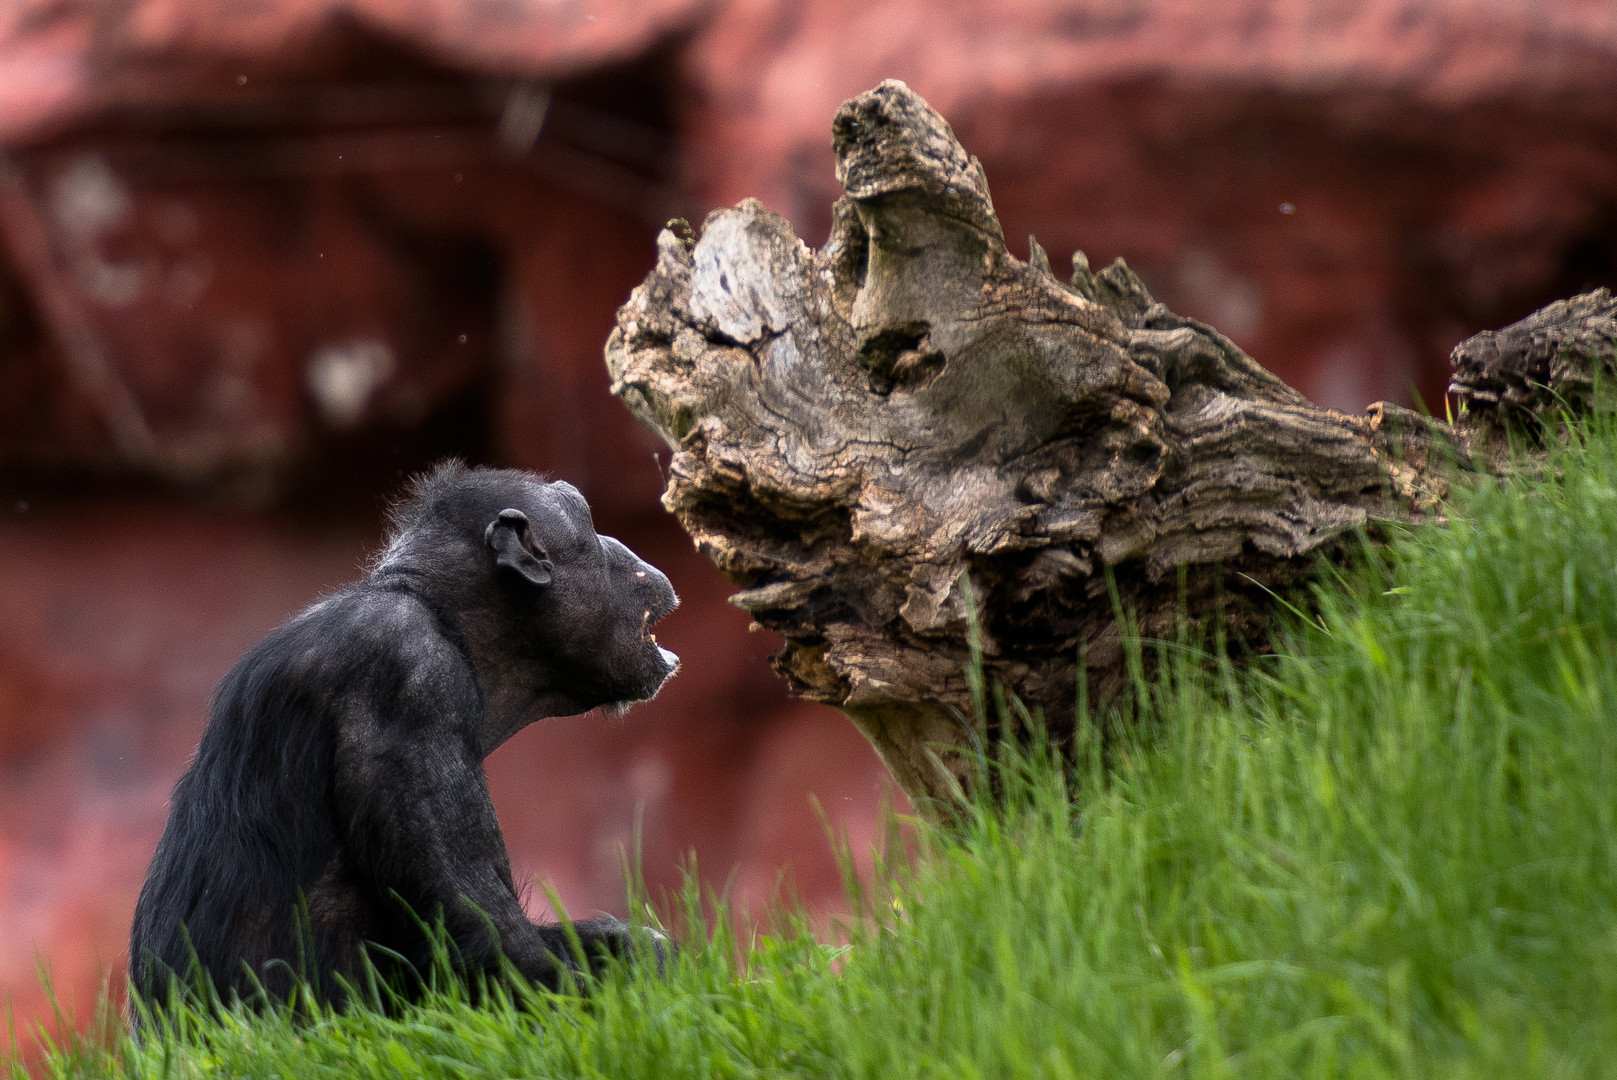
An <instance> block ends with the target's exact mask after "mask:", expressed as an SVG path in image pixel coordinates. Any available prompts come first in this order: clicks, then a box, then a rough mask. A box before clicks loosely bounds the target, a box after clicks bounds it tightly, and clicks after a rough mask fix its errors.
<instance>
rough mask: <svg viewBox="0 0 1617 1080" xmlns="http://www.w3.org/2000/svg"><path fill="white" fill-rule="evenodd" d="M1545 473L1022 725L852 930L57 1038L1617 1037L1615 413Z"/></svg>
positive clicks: (1137, 1055)
mask: <svg viewBox="0 0 1617 1080" xmlns="http://www.w3.org/2000/svg"><path fill="white" fill-rule="evenodd" d="M1556 474H1557V475H1556V477H1555V478H1554V479H1552V480H1550V481H1546V482H1542V483H1536V484H1521V483H1510V484H1486V485H1484V486H1483V487H1481V488H1480V489H1478V490H1476V491H1473V492H1467V493H1464V494H1461V495H1459V496H1457V497H1456V503H1457V506H1456V513H1455V514H1454V516H1453V520H1452V524H1450V525H1448V526H1446V527H1441V528H1437V527H1433V528H1423V529H1417V530H1412V531H1410V532H1409V533H1408V534H1407V535H1406V536H1404V537H1402V538H1401V539H1400V540H1399V541H1398V542H1397V543H1396V544H1395V545H1394V546H1393V548H1392V550H1391V552H1390V553H1389V555H1388V557H1387V558H1386V559H1385V560H1376V561H1375V562H1374V564H1373V565H1370V566H1366V567H1364V568H1361V569H1359V570H1355V571H1352V572H1350V573H1347V574H1345V575H1343V576H1341V578H1340V579H1339V580H1336V581H1333V582H1331V583H1330V584H1329V586H1328V587H1327V588H1324V589H1322V590H1321V593H1320V596H1319V602H1318V605H1317V611H1318V616H1317V618H1316V619H1315V621H1313V622H1311V623H1307V624H1303V623H1301V622H1299V623H1298V624H1297V625H1296V626H1295V627H1294V628H1293V631H1292V634H1291V637H1290V639H1289V641H1288V644H1287V648H1285V649H1284V650H1282V651H1281V652H1280V654H1279V655H1277V656H1274V657H1272V658H1266V659H1262V660H1259V661H1257V662H1255V664H1254V665H1253V666H1252V667H1251V668H1250V669H1249V670H1246V671H1234V670H1231V669H1230V668H1229V666H1228V665H1225V664H1220V663H1218V662H1216V660H1208V659H1206V658H1205V657H1202V656H1198V655H1197V654H1195V653H1194V652H1193V651H1192V650H1188V649H1184V648H1179V647H1174V648H1170V649H1167V650H1166V651H1165V652H1164V654H1163V655H1164V656H1165V657H1166V659H1167V663H1166V665H1165V667H1166V670H1165V672H1164V674H1163V675H1162V676H1161V677H1159V678H1157V679H1155V680H1154V681H1153V682H1151V683H1150V684H1149V685H1142V688H1141V691H1140V697H1139V700H1138V701H1136V702H1135V703H1134V705H1133V707H1134V709H1135V711H1136V713H1137V714H1139V715H1137V716H1136V720H1140V719H1144V720H1147V721H1148V725H1147V727H1148V730H1149V731H1150V732H1151V735H1150V736H1149V738H1137V739H1135V740H1134V741H1133V742H1132V743H1131V744H1127V745H1123V746H1121V747H1120V748H1119V749H1118V750H1117V751H1116V752H1115V753H1113V754H1111V755H1110V757H1109V760H1108V761H1107V762H1106V763H1105V765H1104V766H1103V765H1102V764H1101V762H1100V761H1099V759H1098V757H1097V755H1095V754H1092V753H1085V754H1083V755H1080V756H1081V758H1082V759H1083V760H1082V762H1081V763H1080V766H1079V768H1078V769H1077V770H1076V771H1075V772H1074V773H1072V774H1071V775H1068V776H1064V775H1063V773H1062V771H1061V770H1059V769H1057V768H1054V767H1052V766H1051V765H1049V764H1048V762H1047V759H1046V758H1045V757H1044V756H1042V755H1041V754H1040V753H1039V752H1038V751H1037V750H1036V749H1035V750H1034V751H1033V752H1031V753H1030V754H1028V755H1026V756H1025V757H1023V758H1021V759H1020V760H1017V761H1010V762H1007V763H1005V764H1004V767H1005V769H1006V772H1007V776H1008V777H1009V779H1008V781H1007V784H1006V786H1007V787H1008V788H1009V789H1010V796H1009V799H1008V803H1007V805H1005V806H1001V807H998V808H989V807H979V808H978V809H977V810H976V811H974V812H973V813H972V814H971V815H969V817H968V820H966V821H965V822H964V823H963V824H962V825H961V827H960V828H959V829H958V830H956V831H953V832H950V833H942V832H935V831H927V830H922V831H921V832H920V833H919V835H918V839H917V841H916V845H915V846H916V849H917V851H916V856H915V858H914V859H913V862H912V863H911V864H909V865H906V866H899V867H889V868H888V870H887V871H886V874H885V876H884V879H883V880H882V881H879V882H877V883H876V884H875V885H873V886H867V888H866V889H865V890H864V891H863V892H859V891H858V890H857V889H856V896H855V899H856V901H857V903H858V904H859V905H861V906H862V908H863V910H864V911H865V912H866V915H867V917H866V919H865V920H864V921H863V922H862V923H861V924H859V925H857V926H856V927H854V928H853V930H852V931H851V941H850V943H849V944H848V946H847V947H846V949H845V950H841V949H838V948H832V947H830V946H827V945H824V944H822V943H820V942H818V941H816V940H815V938H814V937H813V935H812V934H811V933H810V932H809V931H808V930H807V929H806V928H805V927H804V926H802V925H801V924H796V925H792V924H790V923H788V925H789V926H790V928H789V929H788V930H786V931H785V932H783V933H781V934H779V935H778V936H776V937H774V938H770V939H761V940H758V941H756V942H753V943H750V944H751V945H752V948H751V949H750V951H746V950H738V949H737V948H736V946H735V942H734V940H733V936H732V935H731V933H730V931H729V930H728V929H726V927H725V924H724V923H723V922H722V920H721V923H720V926H719V929H718V930H717V931H715V932H713V933H711V934H709V935H707V936H704V937H701V938H699V939H697V940H689V941H687V942H686V943H685V948H684V951H683V952H682V954H681V956H680V957H679V959H678V962H677V963H676V964H675V965H674V966H673V969H672V971H671V972H670V974H669V976H668V977H667V979H666V980H664V981H660V982H659V981H657V980H655V979H649V978H643V977H642V978H631V977H629V976H628V975H626V974H623V973H622V972H616V973H613V974H612V975H611V976H610V977H609V978H607V979H606V980H605V981H604V982H603V983H602V984H601V985H600V986H598V987H597V988H596V989H595V991H594V993H593V995H592V996H591V997H590V998H589V999H588V1000H580V999H577V998H566V997H545V996H541V995H539V994H535V993H523V994H521V995H518V996H517V997H516V998H515V999H513V998H511V997H509V996H507V997H505V998H503V999H501V1000H499V1001H497V1002H496V1003H495V1004H494V1005H493V1006H492V1007H489V1008H483V1009H475V1008H472V1007H470V1006H469V1005H468V1004H466V1002H465V1000H464V999H463V997H461V996H460V995H458V994H456V993H454V992H452V991H451V992H446V993H444V994H442V995H439V996H437V997H435V998H433V999H432V1000H430V1001H429V1002H428V1003H427V1004H425V1005H424V1006H422V1007H420V1008H418V1009H414V1010H411V1011H409V1012H407V1013H406V1014H404V1015H403V1016H401V1017H398V1018H394V1019H389V1018H386V1017H384V1016H382V1015H379V1014H377V1013H373V1012H366V1011H357V1012H354V1013H351V1014H348V1015H343V1016H324V1017H320V1018H318V1019H317V1020H315V1021H314V1022H308V1021H293V1020H292V1019H290V1018H288V1017H286V1016H284V1015H283V1016H279V1017H268V1018H265V1017H258V1016H230V1017H226V1018H225V1019H224V1021H223V1022H217V1023H215V1022H201V1021H195V1020H194V1019H193V1020H188V1021H187V1022H186V1023H185V1024H184V1025H183V1026H182V1027H181V1029H179V1030H177V1031H176V1032H174V1033H172V1034H171V1035H170V1036H169V1037H167V1038H164V1039H153V1040H150V1041H149V1042H148V1043H147V1044H146V1045H144V1046H141V1047H135V1046H133V1045H131V1044H128V1043H126V1042H115V1044H114V1045H111V1046H103V1047H100V1048H97V1047H96V1046H94V1045H91V1044H86V1045H83V1046H80V1047H78V1048H76V1049H74V1048H67V1049H64V1050H63V1051H61V1052H59V1053H57V1054H56V1055H55V1056H54V1057H52V1058H51V1059H50V1067H51V1068H52V1069H53V1070H54V1071H55V1072H57V1073H58V1074H60V1075H76V1074H94V1075H113V1074H118V1075H122V1074H128V1075H134V1076H170V1075H172V1076H192V1075H204V1074H214V1075H221V1076H225V1075H229V1076H237V1075H239V1076H270V1075H275V1076H297V1077H302V1076H310V1077H312V1076H338V1075H341V1076H376V1077H392V1076H398V1077H405V1076H446V1077H447V1076H454V1077H463V1076H469V1077H490V1078H495V1077H513V1076H584V1077H656V1078H664V1077H702V1078H704V1080H706V1078H713V1077H751V1076H776V1075H805V1076H839V1077H840V1076H846V1077H871V1078H876V1077H881V1078H889V1077H904V1076H940V1077H942V1076H947V1077H975V1076H994V1077H998V1076H1039V1077H1045V1076H1048V1077H1056V1078H1059V1077H1068V1076H1072V1077H1154V1076H1194V1077H1222V1076H1240V1077H1259V1076H1275V1077H1310V1076H1344V1077H1379V1076H1406V1077H1443V1076H1454V1077H1462V1076H1476V1077H1503V1076H1510V1077H1518V1076H1519V1077H1533V1076H1553V1077H1560V1076H1604V1075H1617V820H1614V818H1617V724H1614V720H1617V437H1613V436H1612V434H1611V433H1609V432H1607V433H1603V434H1599V435H1591V436H1589V437H1588V438H1587V440H1586V445H1581V446H1579V447H1576V448H1574V449H1572V450H1570V451H1567V452H1565V453H1563V454H1561V455H1560V456H1559V457H1558V459H1557V461H1556ZM1082 730H1083V731H1084V732H1086V733H1089V734H1091V735H1092V734H1093V731H1094V725H1092V724H1086V725H1084V727H1083V728H1082ZM1073 785H1076V788H1077V789H1078V790H1077V792H1076V793H1075V794H1077V795H1078V796H1079V797H1078V798H1076V799H1072V798H1069V794H1070V793H1072V792H1070V788H1071V787H1072V786H1073ZM738 956H741V957H743V958H744V959H743V960H742V962H741V963H740V964H737V962H736V957H738Z"/></svg>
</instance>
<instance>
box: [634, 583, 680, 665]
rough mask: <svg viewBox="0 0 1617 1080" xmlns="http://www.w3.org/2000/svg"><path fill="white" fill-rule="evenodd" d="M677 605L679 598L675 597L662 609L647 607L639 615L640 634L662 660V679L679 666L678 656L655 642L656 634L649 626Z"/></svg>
mask: <svg viewBox="0 0 1617 1080" xmlns="http://www.w3.org/2000/svg"><path fill="white" fill-rule="evenodd" d="M678 606H679V600H678V599H675V601H674V602H673V603H672V604H669V605H668V606H667V607H666V608H664V609H663V610H661V611H658V610H656V609H647V611H646V613H645V614H644V615H642V616H641V617H640V634H641V636H642V637H644V638H645V639H646V643H647V644H648V645H650V646H651V647H652V648H654V649H656V650H657V658H658V659H659V660H661V661H662V666H663V672H662V679H664V680H666V679H667V678H668V676H670V675H672V674H673V673H674V671H675V669H677V668H678V667H679V657H678V656H677V655H676V654H675V653H674V651H673V650H672V649H665V648H663V647H662V646H661V645H659V644H657V635H656V634H653V633H652V632H651V627H652V625H653V624H654V623H657V622H659V621H661V620H662V618H663V617H664V616H665V615H667V614H668V613H669V612H670V611H673V610H674V608H676V607H678Z"/></svg>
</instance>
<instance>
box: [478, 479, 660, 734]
mask: <svg viewBox="0 0 1617 1080" xmlns="http://www.w3.org/2000/svg"><path fill="white" fill-rule="evenodd" d="M526 487H527V491H526V492H525V493H524V495H525V497H524V498H523V499H522V500H521V501H522V503H523V504H524V505H521V506H513V507H511V508H510V509H507V510H503V511H501V512H500V514H499V516H498V517H496V518H495V519H494V520H493V521H491V522H490V523H489V524H488V526H487V529H486V530H485V544H486V546H487V547H488V548H489V550H490V552H491V554H492V555H493V556H494V558H495V559H496V563H497V576H498V577H499V578H500V579H501V586H502V588H503V589H504V590H506V594H507V595H508V596H509V597H510V598H511V600H512V602H513V604H514V606H515V608H516V611H517V612H518V613H519V618H520V621H521V623H522V624H523V626H524V628H525V633H526V637H527V640H528V641H529V642H531V644H532V645H533V646H534V651H533V655H534V658H535V660H536V662H538V663H540V664H542V665H543V667H544V668H545V669H546V670H545V678H546V681H547V682H548V684H549V686H548V691H549V693H550V694H551V695H552V696H556V695H560V696H563V697H565V699H566V700H567V701H568V702H569V703H570V704H571V705H573V706H576V708H573V710H572V711H575V712H584V711H586V710H588V709H591V708H594V707H596V706H598V705H605V706H609V707H617V708H622V707H627V706H628V704H629V703H631V702H634V701H644V700H646V699H647V698H650V697H651V696H652V695H654V694H656V692H657V691H658V689H659V688H661V686H662V684H663V682H664V681H665V680H666V679H667V678H668V676H670V675H672V674H673V673H674V669H675V668H676V667H678V665H679V658H678V657H677V656H675V655H674V654H673V653H672V652H670V651H668V650H667V649H664V648H662V647H660V646H659V645H658V644H657V639H656V638H655V637H654V636H653V635H652V632H651V628H652V626H653V624H655V623H656V622H657V621H658V620H659V619H661V618H662V617H663V616H664V615H667V614H668V613H669V612H670V611H672V610H674V608H675V606H676V605H677V604H678V603H679V599H678V598H677V597H676V596H675V595H674V589H673V586H672V585H670V584H669V582H668V578H667V577H665V576H664V575H663V573H662V572H661V571H660V570H658V569H657V568H656V567H654V566H652V565H651V564H650V563H648V562H645V561H644V560H642V559H641V558H640V557H639V556H637V555H635V553H634V552H632V551H630V550H629V549H628V548H627V547H625V546H624V545H623V544H622V543H619V542H618V541H617V540H615V539H613V538H612V537H610V536H600V535H598V534H597V533H596V532H595V526H594V523H593V521H592V520H591V518H590V509H589V505H588V504H587V503H586V502H585V501H584V497H583V496H582V495H580V494H579V493H578V489H576V488H574V487H573V486H572V485H571V484H567V483H562V482H555V483H538V482H535V483H531V484H529V485H526Z"/></svg>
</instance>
